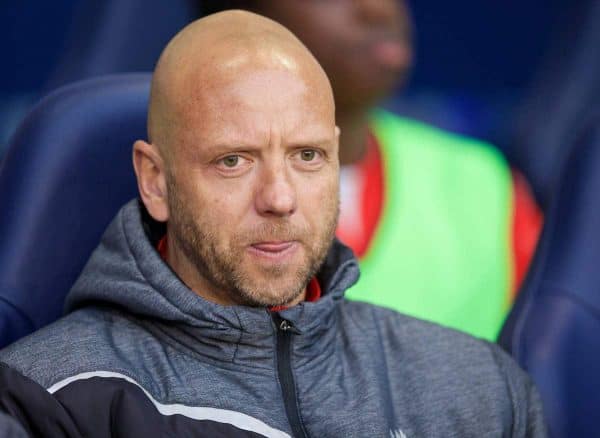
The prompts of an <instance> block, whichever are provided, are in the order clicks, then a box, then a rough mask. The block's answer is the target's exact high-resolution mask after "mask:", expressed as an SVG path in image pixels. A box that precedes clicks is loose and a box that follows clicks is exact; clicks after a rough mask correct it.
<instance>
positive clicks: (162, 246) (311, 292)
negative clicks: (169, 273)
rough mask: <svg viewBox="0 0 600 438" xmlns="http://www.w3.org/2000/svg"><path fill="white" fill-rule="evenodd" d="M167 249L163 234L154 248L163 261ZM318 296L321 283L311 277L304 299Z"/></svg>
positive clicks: (310, 300)
mask: <svg viewBox="0 0 600 438" xmlns="http://www.w3.org/2000/svg"><path fill="white" fill-rule="evenodd" d="M167 249H168V248H167V236H166V235H165V236H163V237H162V239H160V240H159V241H158V243H157V244H156V250H157V251H158V254H160V257H161V258H162V259H163V260H165V261H166V260H167ZM319 298H321V285H320V284H319V282H318V281H317V278H316V277H313V278H311V279H310V281H309V282H308V285H307V286H306V297H305V298H304V301H307V302H309V303H314V302H315V301H317V300H318V299H319ZM285 309H287V307H286V306H273V307H269V310H270V311H271V312H280V311H282V310H285Z"/></svg>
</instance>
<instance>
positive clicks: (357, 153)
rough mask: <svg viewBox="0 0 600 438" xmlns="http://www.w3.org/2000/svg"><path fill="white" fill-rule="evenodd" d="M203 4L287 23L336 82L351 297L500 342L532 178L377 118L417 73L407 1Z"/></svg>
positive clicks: (528, 229)
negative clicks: (353, 276) (357, 265)
mask: <svg viewBox="0 0 600 438" xmlns="http://www.w3.org/2000/svg"><path fill="white" fill-rule="evenodd" d="M202 5H203V7H204V11H205V12H206V13H212V12H216V11H220V10H224V9H228V8H241V9H247V10H250V11H253V12H256V13H258V14H261V15H264V16H267V17H269V18H272V19H274V20H276V21H278V22H280V23H282V24H283V25H284V26H286V27H288V28H289V29H290V30H292V32H294V33H295V34H296V35H297V36H298V37H299V38H300V39H301V40H302V41H303V42H304V43H305V44H306V45H307V47H308V48H309V50H311V51H312V53H313V54H314V55H315V57H316V58H317V60H318V61H319V62H320V63H321V65H322V66H323V68H324V69H325V71H326V73H327V74H328V76H329V78H330V80H331V82H332V86H333V90H334V95H335V100H336V119H337V123H338V125H339V126H340V128H341V136H340V162H341V164H342V168H341V172H340V179H341V216H340V222H339V227H338V230H337V235H338V237H339V238H340V239H341V240H342V241H344V242H345V243H346V244H348V245H349V246H350V247H351V248H352V249H353V250H354V252H355V253H356V254H357V256H358V257H359V258H360V262H361V279H360V281H359V282H358V284H357V285H356V286H354V287H353V288H351V289H350V290H349V291H348V294H347V296H348V297H349V298H351V299H357V300H364V301H367V302H371V303H374V304H378V305H383V306H387V307H391V308H393V309H396V310H399V311H402V312H405V313H408V314H411V315H414V316H417V317H421V318H425V319H428V320H432V321H435V322H438V323H441V324H444V325H447V326H450V327H454V328H457V329H460V330H464V331H466V332H469V333H471V334H474V335H476V336H481V337H484V338H487V339H495V337H496V335H497V333H498V331H499V329H500V327H501V325H502V323H503V321H504V318H505V316H506V313H507V311H508V309H509V308H510V305H511V303H512V301H513V298H514V294H515V293H516V291H517V290H518V288H519V285H520V283H521V281H522V280H523V278H524V275H525V273H526V271H527V267H528V265H529V262H530V259H531V256H532V254H533V252H534V250H535V245H536V242H537V238H538V235H539V230H540V228H541V222H542V218H541V214H540V211H539V209H538V208H537V205H536V204H535V201H534V200H533V198H532V196H531V194H530V192H529V187H528V184H527V182H526V181H525V179H524V178H523V176H522V175H520V174H519V173H518V172H515V171H512V170H511V169H510V167H509V166H508V165H507V163H506V161H505V160H504V158H503V157H502V156H501V155H500V153H499V152H498V151H497V150H496V149H495V148H494V147H492V146H491V145H489V144H485V143H483V142H481V141H477V140H474V139H471V138H466V137H463V136H459V135H455V134H451V133H448V132H444V131H442V130H440V129H437V128H434V127H432V126H428V125H426V124H423V123H420V122H417V121H414V120H409V119H407V118H403V117H399V116H397V115H395V114H391V113H389V112H386V111H383V110H381V109H378V108H377V105H378V103H379V102H380V101H381V100H382V99H384V98H385V97H387V96H389V95H390V94H391V93H392V91H393V90H394V89H395V87H397V86H399V85H402V84H403V83H404V82H405V81H406V80H407V77H408V75H409V72H410V69H411V66H412V60H413V41H412V29H411V26H412V24H411V19H410V14H409V11H408V8H407V5H406V4H405V3H404V1H399V0H364V1H345V0H329V1H305V0H285V1H281V0H260V1H253V0H230V1H203V2H202ZM440 69H443V66H440ZM398 283H400V288H398V287H397V286H398ZM375 291H376V292H375Z"/></svg>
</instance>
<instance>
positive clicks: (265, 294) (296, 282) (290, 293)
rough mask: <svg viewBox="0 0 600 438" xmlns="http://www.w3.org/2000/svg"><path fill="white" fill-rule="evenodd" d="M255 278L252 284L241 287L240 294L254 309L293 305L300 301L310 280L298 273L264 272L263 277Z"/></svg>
mask: <svg viewBox="0 0 600 438" xmlns="http://www.w3.org/2000/svg"><path fill="white" fill-rule="evenodd" d="M286 271H287V270H286ZM254 278H255V280H254V281H252V282H251V283H252V284H245V285H240V286H241V287H240V290H239V292H238V293H239V294H240V295H242V297H241V298H242V299H243V301H244V302H245V303H246V304H247V305H250V306H252V307H274V306H283V305H288V304H290V303H293V302H295V301H297V300H298V297H300V296H301V294H302V293H303V292H304V290H305V288H306V284H307V283H308V280H306V281H305V280H304V278H300V275H299V273H297V272H294V273H289V272H285V273H284V272H279V271H278V272H275V273H274V272H271V273H270V274H269V273H264V272H263V275H260V276H258V278H257V277H254Z"/></svg>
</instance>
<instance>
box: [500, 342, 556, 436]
mask: <svg viewBox="0 0 600 438" xmlns="http://www.w3.org/2000/svg"><path fill="white" fill-rule="evenodd" d="M490 347H491V349H492V353H493V355H494V359H495V360H496V363H497V365H498V366H499V368H500V372H501V373H502V374H503V376H504V379H505V381H506V386H507V389H508V393H509V396H510V402H511V405H512V414H513V415H512V426H511V429H512V433H511V435H510V436H512V437H524V438H525V437H526V438H543V437H547V436H548V432H547V430H546V423H545V420H544V415H543V411H542V402H541V399H540V395H539V393H538V391H537V388H536V387H535V385H534V384H533V381H532V380H531V378H530V377H529V376H528V375H527V374H526V373H525V371H523V370H522V369H521V368H519V366H518V365H517V363H516V362H515V361H514V359H513V358H512V357H510V356H509V355H508V354H507V353H506V352H504V351H503V350H501V349H500V347H498V346H497V345H495V344H490Z"/></svg>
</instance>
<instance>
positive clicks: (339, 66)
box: [254, 0, 412, 107]
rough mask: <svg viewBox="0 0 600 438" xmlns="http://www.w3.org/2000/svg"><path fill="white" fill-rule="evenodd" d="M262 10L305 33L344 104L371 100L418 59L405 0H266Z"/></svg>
mask: <svg viewBox="0 0 600 438" xmlns="http://www.w3.org/2000/svg"><path fill="white" fill-rule="evenodd" d="M254 4H255V5H256V11H257V12H258V13H260V14H263V15H265V16H267V17H270V18H272V19H274V20H276V21H278V22H280V23H281V24H283V25H284V26H286V27H287V28H288V29H290V30H291V31H292V32H293V33H294V34H296V35H297V36H298V38H300V40H301V41H302V42H303V43H304V44H306V46H307V47H308V48H309V49H310V51H311V52H312V53H313V54H314V56H315V57H316V58H317V60H318V61H319V63H320V64H321V65H322V66H323V68H324V69H325V71H326V72H327V75H328V76H329V79H330V80H331V83H332V86H333V89H334V92H335V98H336V102H337V104H338V106H343V107H352V106H364V105H365V104H367V105H369V104H372V103H374V102H375V101H377V100H378V99H380V98H382V97H385V96H386V95H387V94H388V93H390V92H391V91H392V89H393V87H394V86H395V85H396V84H398V83H399V82H402V81H403V80H405V78H406V76H407V74H408V71H409V70H410V67H411V64H412V42H411V39H412V38H411V35H412V29H411V23H410V18H409V13H408V10H407V7H406V4H405V2H404V0H359V1H356V0H260V1H257V2H254Z"/></svg>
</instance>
